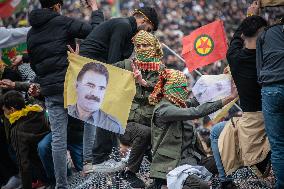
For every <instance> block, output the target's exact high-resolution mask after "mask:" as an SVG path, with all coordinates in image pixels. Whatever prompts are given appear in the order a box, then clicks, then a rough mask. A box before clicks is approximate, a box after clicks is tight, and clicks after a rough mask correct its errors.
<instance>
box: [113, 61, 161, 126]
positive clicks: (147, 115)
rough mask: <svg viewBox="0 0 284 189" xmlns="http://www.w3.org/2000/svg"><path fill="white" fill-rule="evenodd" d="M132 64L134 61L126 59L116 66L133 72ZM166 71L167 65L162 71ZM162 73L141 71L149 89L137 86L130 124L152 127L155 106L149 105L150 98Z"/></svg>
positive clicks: (129, 119)
mask: <svg viewBox="0 0 284 189" xmlns="http://www.w3.org/2000/svg"><path fill="white" fill-rule="evenodd" d="M131 63H132V61H131V60H130V59H126V60H124V61H120V62H117V63H116V64H114V66H117V67H119V68H122V69H125V70H129V71H133V70H132V67H131ZM164 69H165V65H163V64H161V66H160V71H162V70H164ZM160 71H141V73H142V77H143V79H145V80H146V81H147V83H148V84H149V87H143V86H141V85H139V84H136V94H135V97H134V100H133V102H132V106H131V110H130V114H129V118H128V122H135V123H140V124H143V125H146V126H149V127H150V126H151V119H152V114H153V110H154V107H155V106H152V105H150V104H149V101H148V97H149V95H150V94H151V93H152V92H153V90H154V87H155V85H156V83H157V81H158V77H159V72H160Z"/></svg>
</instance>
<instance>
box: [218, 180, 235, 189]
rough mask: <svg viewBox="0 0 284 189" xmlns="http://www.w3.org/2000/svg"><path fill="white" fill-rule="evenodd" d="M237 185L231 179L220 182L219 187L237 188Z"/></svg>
mask: <svg viewBox="0 0 284 189" xmlns="http://www.w3.org/2000/svg"><path fill="white" fill-rule="evenodd" d="M237 188H238V187H237V186H236V184H235V183H234V182H233V181H226V182H221V189H237Z"/></svg>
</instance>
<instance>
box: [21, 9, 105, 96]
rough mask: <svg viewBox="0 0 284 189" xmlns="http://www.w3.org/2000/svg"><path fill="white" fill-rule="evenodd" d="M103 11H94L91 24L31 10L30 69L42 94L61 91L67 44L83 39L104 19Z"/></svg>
mask: <svg viewBox="0 0 284 189" xmlns="http://www.w3.org/2000/svg"><path fill="white" fill-rule="evenodd" d="M103 19H104V18H103V13H102V12H101V11H94V12H93V13H92V17H91V23H90V24H88V23H84V22H81V21H78V20H76V19H73V18H69V17H65V16H62V15H60V14H58V13H56V12H54V11H52V10H49V9H39V10H34V11H32V12H31V13H30V16H29V21H30V24H31V26H32V28H31V30H30V31H29V33H28V36H27V46H28V53H29V59H30V63H31V67H32V69H33V70H34V71H35V73H36V75H37V82H38V83H39V84H40V86H41V92H42V94H43V95H44V96H50V95H56V94H63V89H64V87H63V86H64V80H65V74H66V70H67V67H68V60H67V50H68V49H67V45H68V44H69V45H71V46H73V47H74V46H75V38H85V37H87V35H88V34H89V33H90V32H91V31H92V28H93V27H95V26H96V25H98V24H100V23H101V22H102V21H103Z"/></svg>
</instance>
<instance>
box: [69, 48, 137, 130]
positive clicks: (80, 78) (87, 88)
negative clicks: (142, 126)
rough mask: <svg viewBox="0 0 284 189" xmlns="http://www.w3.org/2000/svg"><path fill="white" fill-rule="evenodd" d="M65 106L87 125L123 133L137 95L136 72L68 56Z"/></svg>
mask: <svg viewBox="0 0 284 189" xmlns="http://www.w3.org/2000/svg"><path fill="white" fill-rule="evenodd" d="M68 60H69V66H68V69H67V73H66V76H65V83H64V107H65V108H67V109H68V114H69V115H70V116H72V117H75V118H77V119H80V120H82V121H84V122H86V123H89V124H92V125H94V126H96V127H100V128H103V129H106V130H109V131H112V132H115V133H119V134H123V133H124V131H125V127H126V124H127V120H128V116H129V112H130V108H131V105H132V101H133V98H134V95H135V93H136V87H135V80H134V77H133V73H132V72H130V71H127V70H124V69H121V68H117V67H115V66H112V65H109V64H105V63H102V62H99V61H96V60H92V59H89V58H85V57H82V56H79V55H76V54H72V53H69V54H68Z"/></svg>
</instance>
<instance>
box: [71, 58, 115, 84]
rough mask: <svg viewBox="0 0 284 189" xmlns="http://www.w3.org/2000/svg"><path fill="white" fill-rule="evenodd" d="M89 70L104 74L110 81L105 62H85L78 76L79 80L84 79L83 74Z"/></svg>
mask: <svg viewBox="0 0 284 189" xmlns="http://www.w3.org/2000/svg"><path fill="white" fill-rule="evenodd" d="M87 71H93V72H96V73H99V74H102V75H104V76H105V77H106V81H107V83H108V80H109V72H108V70H107V68H106V67H105V66H104V65H103V64H100V63H96V62H90V63H87V64H85V65H84V66H83V68H82V69H81V71H80V72H79V74H78V76H77V81H82V79H83V76H84V75H85V73H86V72H87Z"/></svg>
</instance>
